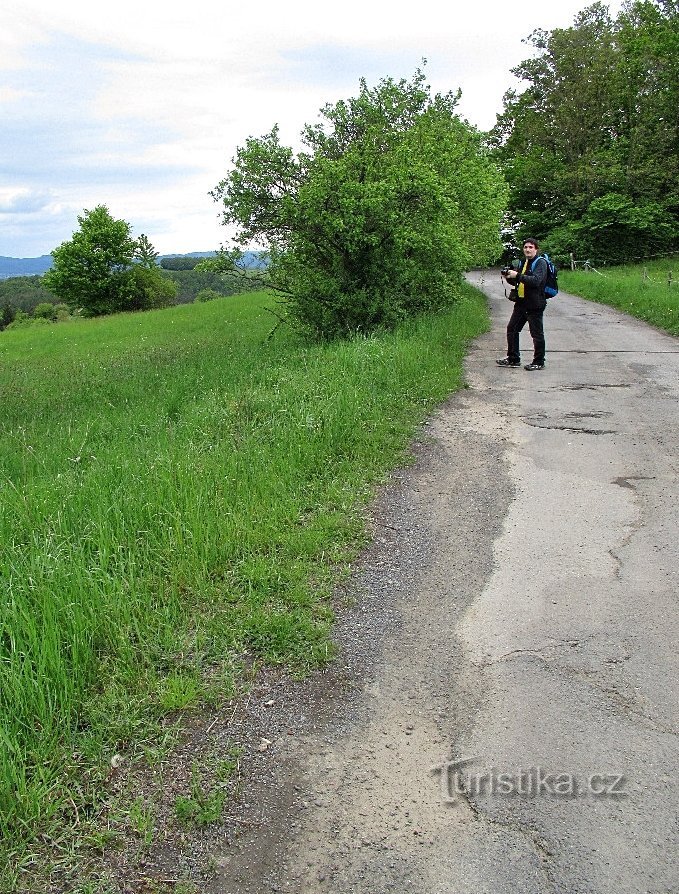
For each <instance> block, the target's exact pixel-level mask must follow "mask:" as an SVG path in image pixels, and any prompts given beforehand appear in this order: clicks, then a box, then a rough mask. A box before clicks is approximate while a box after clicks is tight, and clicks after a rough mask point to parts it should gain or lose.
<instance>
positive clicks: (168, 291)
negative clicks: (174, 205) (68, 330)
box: [43, 205, 177, 316]
mask: <svg viewBox="0 0 679 894" xmlns="http://www.w3.org/2000/svg"><path fill="white" fill-rule="evenodd" d="M78 223H79V224H80V229H79V230H77V231H76V232H75V233H74V234H73V238H72V239H71V240H69V241H68V242H64V243H62V244H61V245H60V246H59V248H56V249H55V250H54V251H53V252H52V257H53V258H54V266H53V268H52V269H51V270H48V272H47V273H46V274H45V275H44V277H43V282H44V285H45V286H46V288H47V289H49V291H50V292H52V294H53V295H55V296H56V297H57V298H59V299H60V300H61V301H62V302H63V303H65V304H66V305H68V307H69V308H70V309H71V310H82V311H83V312H84V313H85V314H86V315H87V316H99V315H101V314H109V313H116V312H119V311H125V310H150V309H152V308H158V307H167V306H168V305H170V304H174V303H175V302H176V299H177V289H176V287H175V286H174V285H173V284H172V283H171V282H170V281H169V280H168V279H167V278H166V277H163V275H162V274H161V272H160V271H159V270H158V268H157V267H156V264H155V259H156V258H157V256H158V253H157V252H156V251H155V250H154V249H153V246H152V245H151V243H150V242H149V240H148V238H147V237H146V236H144V235H143V234H142V235H141V236H140V237H139V239H137V240H135V239H133V238H132V236H131V235H130V230H131V227H130V224H129V223H127V221H124V220H115V219H114V218H113V217H111V215H110V213H109V211H108V208H107V207H106V206H105V205H98V206H97V207H96V208H95V209H94V210H93V211H85V213H84V214H83V215H80V216H79V217H78Z"/></svg>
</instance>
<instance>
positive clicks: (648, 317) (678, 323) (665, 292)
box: [559, 255, 679, 335]
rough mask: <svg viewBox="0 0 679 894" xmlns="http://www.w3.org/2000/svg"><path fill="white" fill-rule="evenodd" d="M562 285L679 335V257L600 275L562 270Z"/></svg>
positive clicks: (627, 267)
mask: <svg viewBox="0 0 679 894" xmlns="http://www.w3.org/2000/svg"><path fill="white" fill-rule="evenodd" d="M644 271H646V275H644ZM670 273H672V280H671V281H672V285H670V284H669V282H670V276H669V274H670ZM559 286H560V288H562V289H563V290H564V291H566V292H572V293H573V294H575V295H582V297H583V298H589V300H590V301H598V302H599V303H600V304H610V305H612V306H613V307H617V308H618V309H619V310H624V311H625V312H626V313H628V314H631V315H632V316H634V317H638V318H639V319H640V320H645V321H646V322H647V323H651V324H652V325H653V326H657V327H658V328H659V329H664V330H665V331H666V332H669V333H670V334H671V335H679V255H677V256H676V257H675V258H665V259H663V260H658V261H645V262H643V263H640V264H631V265H629V266H625V267H607V268H603V269H602V270H601V271H600V272H598V273H597V272H594V271H583V270H575V271H571V270H562V271H561V272H560V273H559Z"/></svg>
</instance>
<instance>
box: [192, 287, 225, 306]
mask: <svg viewBox="0 0 679 894" xmlns="http://www.w3.org/2000/svg"><path fill="white" fill-rule="evenodd" d="M221 297H222V296H221V295H220V294H219V292H216V291H215V290H214V289H201V290H200V292H198V294H197V295H196V297H195V299H194V301H197V302H198V304H201V303H202V302H203V301H214V300H215V298H221Z"/></svg>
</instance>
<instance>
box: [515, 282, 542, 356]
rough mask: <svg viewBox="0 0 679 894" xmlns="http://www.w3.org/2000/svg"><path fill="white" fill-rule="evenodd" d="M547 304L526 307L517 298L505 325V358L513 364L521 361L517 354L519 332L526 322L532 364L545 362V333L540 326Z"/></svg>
mask: <svg viewBox="0 0 679 894" xmlns="http://www.w3.org/2000/svg"><path fill="white" fill-rule="evenodd" d="M546 306H547V302H546V301H545V302H544V304H543V305H542V306H541V307H540V306H538V307H537V308H536V307H526V305H525V304H523V303H522V301H521V299H520V298H519V300H518V301H516V302H515V304H514V310H513V311H512V315H511V317H510V318H509V323H507V357H508V358H509V359H510V360H511V361H512V362H513V363H518V362H519V361H520V360H521V355H520V353H519V332H521V330H522V329H523V327H524V326H525V325H526V321H527V322H528V328H529V329H530V334H531V337H532V339H533V363H544V362H545V332H544V329H543V326H542V315H543V313H544V312H545V307H546Z"/></svg>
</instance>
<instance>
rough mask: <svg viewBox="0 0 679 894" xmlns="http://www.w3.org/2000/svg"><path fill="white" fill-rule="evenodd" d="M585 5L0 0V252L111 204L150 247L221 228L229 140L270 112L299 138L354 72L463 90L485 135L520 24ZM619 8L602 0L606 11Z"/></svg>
mask: <svg viewBox="0 0 679 894" xmlns="http://www.w3.org/2000/svg"><path fill="white" fill-rule="evenodd" d="M586 5H588V4H587V3H586V2H585V0H582V2H578V0H555V2H550V0H544V2H542V3H524V4H516V3H511V2H505V0H475V2H467V3H452V2H448V3H445V4H443V5H442V4H441V2H440V0H420V2H412V0H409V2H400V0H390V2H386V0H338V2H335V3H331V4H325V3H321V2H319V0H276V2H274V0H259V2H255V3H248V2H240V3H233V2H229V0H221V2H219V3H217V2H211V0H193V2H184V3H181V4H180V5H179V6H176V5H175V4H170V3H168V2H165V3H159V2H157V0H118V2H116V3H115V4H113V3H107V4H95V3H92V2H87V3H85V2H76V0H57V2H54V0H49V2H48V0H21V2H20V3H19V2H16V3H9V2H5V3H3V5H2V9H1V10H0V255H6V256H7V255H8V256H12V257H34V256H37V255H41V254H48V253H49V252H50V251H52V249H53V248H55V247H56V246H57V245H59V244H60V243H61V242H63V241H64V240H66V239H69V238H70V236H71V234H72V232H73V231H74V230H75V229H76V228H77V226H78V223H77V215H78V214H81V213H82V211H83V209H86V208H88V209H89V208H93V207H95V206H96V205H99V204H105V205H108V207H109V209H110V211H111V213H112V214H113V215H114V216H115V217H122V218H124V219H125V220H127V221H129V222H130V223H131V224H132V228H133V233H134V235H139V234H140V233H146V234H147V235H148V237H149V239H150V240H151V242H152V243H153V244H154V246H155V247H156V249H158V250H159V251H160V252H161V253H163V254H168V253H172V252H178V253H179V252H189V251H210V250H212V249H215V248H217V247H218V246H219V245H220V244H221V243H222V242H224V241H225V240H226V239H227V238H228V233H227V231H226V230H225V229H224V228H223V227H222V226H221V225H220V224H219V219H218V217H219V208H218V206H217V205H216V204H215V202H214V201H213V200H212V199H211V198H210V196H209V195H208V193H209V190H210V189H212V188H213V187H214V186H215V185H216V184H217V183H218V182H219V181H220V180H221V179H222V178H223V177H224V175H225V173H226V172H227V170H228V168H229V164H230V161H231V159H232V158H233V156H234V154H235V150H236V147H237V146H239V145H241V144H243V143H244V142H245V140H246V139H247V137H249V136H261V135H262V134H264V133H266V132H268V131H269V130H270V129H271V127H272V125H273V124H274V123H278V124H279V125H280V129H281V137H282V140H283V141H284V142H285V143H287V144H288V145H293V146H295V147H297V146H298V136H299V132H300V129H301V128H302V126H303V125H304V123H306V122H310V123H311V122H313V121H315V120H317V116H318V110H319V108H320V107H321V106H322V105H323V104H324V103H326V102H334V101H336V100H338V99H340V98H342V97H348V96H352V95H355V93H356V92H357V87H358V79H359V78H360V77H365V78H367V80H368V82H369V83H370V84H374V83H376V82H377V81H378V80H379V79H380V78H382V77H388V76H390V77H394V78H401V77H406V78H409V77H410V76H411V75H412V74H413V72H414V71H415V69H416V68H417V66H418V65H419V64H420V61H421V59H422V58H423V57H426V59H427V60H428V64H427V66H426V69H425V71H426V73H427V77H428V80H429V82H430V84H431V85H432V88H433V89H434V91H448V90H456V89H457V88H458V87H460V88H461V89H462V100H461V104H460V106H459V108H460V113H461V115H462V117H465V118H467V120H469V121H470V122H471V123H472V124H474V125H476V126H477V127H480V128H483V129H487V128H489V127H491V126H492V125H493V123H494V122H495V116H496V114H497V113H498V112H499V111H500V110H501V107H502V96H503V93H504V92H505V90H507V89H508V88H509V87H511V86H517V82H516V80H515V79H514V78H513V77H512V75H511V74H510V69H511V68H512V67H513V66H514V65H516V64H517V63H518V62H520V61H521V60H522V59H525V58H526V57H527V56H528V55H530V48H529V47H527V46H526V45H525V44H522V42H521V41H522V38H525V37H526V36H527V35H528V34H529V33H530V32H531V31H532V30H533V29H534V28H536V27H541V28H546V29H548V30H550V29H552V28H555V27H568V26H569V25H570V24H572V21H573V17H574V16H575V15H576V14H577V12H578V11H580V10H581V9H583V8H584V7H585V6H586ZM618 8H619V3H611V10H612V11H613V12H615V11H616V10H617V9H618Z"/></svg>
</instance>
